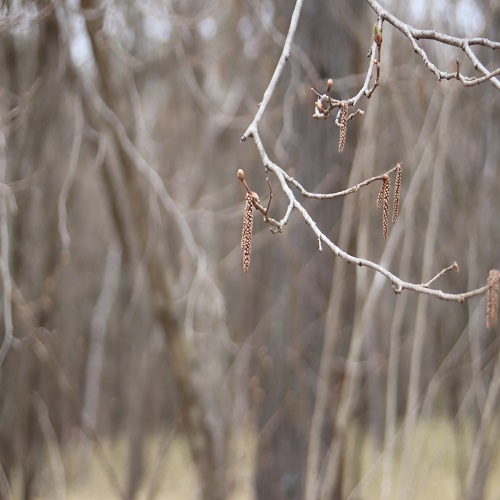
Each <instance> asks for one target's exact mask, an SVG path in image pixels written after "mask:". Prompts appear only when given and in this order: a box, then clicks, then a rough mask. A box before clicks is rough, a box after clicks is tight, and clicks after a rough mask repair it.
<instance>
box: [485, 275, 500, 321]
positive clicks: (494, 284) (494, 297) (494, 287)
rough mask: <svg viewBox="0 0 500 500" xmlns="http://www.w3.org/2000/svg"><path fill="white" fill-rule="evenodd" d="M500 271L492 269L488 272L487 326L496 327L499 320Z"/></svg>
mask: <svg viewBox="0 0 500 500" xmlns="http://www.w3.org/2000/svg"><path fill="white" fill-rule="evenodd" d="M499 283H500V272H499V271H497V270H495V269H492V270H491V271H490V272H489V274H488V280H487V282H486V284H487V285H488V291H487V292H486V328H488V329H490V328H495V327H496V326H497V321H498V285H499Z"/></svg>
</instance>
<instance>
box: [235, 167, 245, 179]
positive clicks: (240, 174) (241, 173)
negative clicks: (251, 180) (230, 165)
mask: <svg viewBox="0 0 500 500" xmlns="http://www.w3.org/2000/svg"><path fill="white" fill-rule="evenodd" d="M236 175H237V176H238V179H239V180H240V181H242V182H243V181H244V180H245V172H243V169H241V168H239V169H238V172H236Z"/></svg>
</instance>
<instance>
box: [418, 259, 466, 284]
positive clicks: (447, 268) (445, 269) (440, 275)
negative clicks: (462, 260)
mask: <svg viewBox="0 0 500 500" xmlns="http://www.w3.org/2000/svg"><path fill="white" fill-rule="evenodd" d="M451 270H454V271H457V273H458V264H457V263H456V262H453V264H452V265H451V266H448V267H446V268H444V269H443V270H442V271H439V273H437V274H436V276H434V278H432V279H430V280H429V281H428V282H427V283H421V285H422V286H425V287H426V288H427V287H429V286H431V284H432V283H434V282H435V281H436V280H438V279H439V278H442V277H443V276H444V275H445V274H447V273H448V272H449V271H451Z"/></svg>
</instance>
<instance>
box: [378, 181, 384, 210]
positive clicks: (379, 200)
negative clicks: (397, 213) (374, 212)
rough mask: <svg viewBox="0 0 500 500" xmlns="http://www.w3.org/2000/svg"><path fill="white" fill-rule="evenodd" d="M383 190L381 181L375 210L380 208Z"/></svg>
mask: <svg viewBox="0 0 500 500" xmlns="http://www.w3.org/2000/svg"><path fill="white" fill-rule="evenodd" d="M384 190H385V184H384V180H383V179H382V185H381V186H380V191H379V192H378V196H377V209H378V208H380V207H381V206H382V200H383V199H384Z"/></svg>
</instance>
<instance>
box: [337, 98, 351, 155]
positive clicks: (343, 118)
mask: <svg viewBox="0 0 500 500" xmlns="http://www.w3.org/2000/svg"><path fill="white" fill-rule="evenodd" d="M348 117H349V108H348V106H347V103H346V102H345V101H343V102H342V114H341V115H340V135H339V153H340V154H342V152H343V151H344V146H345V139H346V135H347V118H348Z"/></svg>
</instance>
